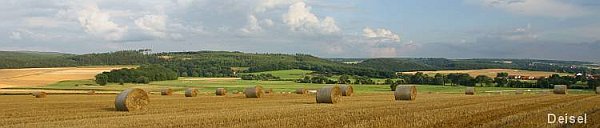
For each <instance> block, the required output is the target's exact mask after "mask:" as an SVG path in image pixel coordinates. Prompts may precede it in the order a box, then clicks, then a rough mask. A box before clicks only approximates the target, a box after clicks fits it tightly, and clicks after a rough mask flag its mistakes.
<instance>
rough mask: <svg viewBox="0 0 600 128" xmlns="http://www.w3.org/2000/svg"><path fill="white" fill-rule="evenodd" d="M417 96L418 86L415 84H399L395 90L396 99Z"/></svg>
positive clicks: (408, 98) (412, 98)
mask: <svg viewBox="0 0 600 128" xmlns="http://www.w3.org/2000/svg"><path fill="white" fill-rule="evenodd" d="M416 97H417V87H416V86H414V85H399V86H397V87H396V91H394V98H395V99H396V100H415V98H416Z"/></svg>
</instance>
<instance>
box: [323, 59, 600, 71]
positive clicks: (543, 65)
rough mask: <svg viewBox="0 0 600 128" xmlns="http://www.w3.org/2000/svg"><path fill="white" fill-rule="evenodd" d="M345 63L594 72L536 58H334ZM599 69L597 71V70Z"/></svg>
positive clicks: (575, 64) (583, 64)
mask: <svg viewBox="0 0 600 128" xmlns="http://www.w3.org/2000/svg"><path fill="white" fill-rule="evenodd" d="M330 60H332V61H336V62H342V63H356V65H358V66H360V67H369V68H374V69H381V70H387V71H395V72H401V71H419V70H460V69H491V68H504V69H522V70H534V71H553V72H566V73H583V72H591V71H592V67H593V66H591V65H592V64H593V63H590V62H580V61H558V60H534V59H445V58H376V59H340V58H333V59H330ZM596 72H597V71H596Z"/></svg>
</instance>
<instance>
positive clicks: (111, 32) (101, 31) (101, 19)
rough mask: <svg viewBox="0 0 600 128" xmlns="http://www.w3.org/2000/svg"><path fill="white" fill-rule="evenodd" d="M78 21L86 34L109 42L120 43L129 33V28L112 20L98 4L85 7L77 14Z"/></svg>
mask: <svg viewBox="0 0 600 128" xmlns="http://www.w3.org/2000/svg"><path fill="white" fill-rule="evenodd" d="M77 14H78V20H79V23H80V25H81V27H83V29H84V30H85V32H87V33H89V34H92V35H94V36H96V37H100V38H103V39H104V40H109V41H119V40H121V39H123V37H124V35H125V34H126V33H127V26H124V25H119V24H116V23H114V22H113V21H112V20H111V16H110V14H109V13H106V12H102V11H101V10H100V9H99V8H98V6H97V5H96V4H87V5H84V6H83V7H82V8H81V9H80V10H78V12H77Z"/></svg>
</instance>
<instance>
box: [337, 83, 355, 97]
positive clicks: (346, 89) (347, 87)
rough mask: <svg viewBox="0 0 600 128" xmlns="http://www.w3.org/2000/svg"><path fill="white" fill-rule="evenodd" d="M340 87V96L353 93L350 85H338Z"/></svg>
mask: <svg viewBox="0 0 600 128" xmlns="http://www.w3.org/2000/svg"><path fill="white" fill-rule="evenodd" d="M340 89H341V91H342V96H352V94H354V89H353V88H352V85H342V86H340Z"/></svg>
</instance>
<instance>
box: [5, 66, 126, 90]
mask: <svg viewBox="0 0 600 128" xmlns="http://www.w3.org/2000/svg"><path fill="white" fill-rule="evenodd" d="M126 67H127V68H131V67H135V66H98V67H61V68H24V69H0V74H1V75H0V88H3V87H22V86H43V85H48V84H51V83H56V82H59V81H64V80H82V79H94V76H96V75H97V74H98V73H102V72H105V71H110V70H113V69H120V68H126Z"/></svg>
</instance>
